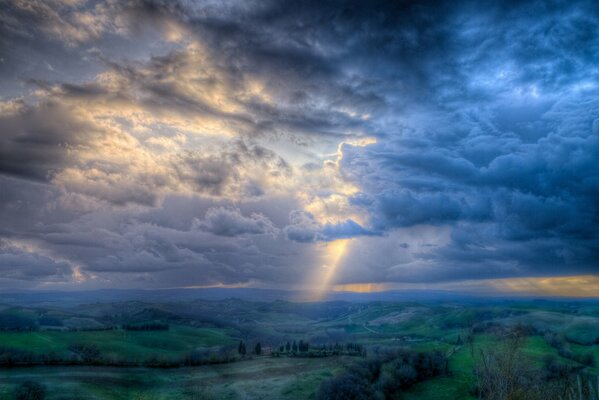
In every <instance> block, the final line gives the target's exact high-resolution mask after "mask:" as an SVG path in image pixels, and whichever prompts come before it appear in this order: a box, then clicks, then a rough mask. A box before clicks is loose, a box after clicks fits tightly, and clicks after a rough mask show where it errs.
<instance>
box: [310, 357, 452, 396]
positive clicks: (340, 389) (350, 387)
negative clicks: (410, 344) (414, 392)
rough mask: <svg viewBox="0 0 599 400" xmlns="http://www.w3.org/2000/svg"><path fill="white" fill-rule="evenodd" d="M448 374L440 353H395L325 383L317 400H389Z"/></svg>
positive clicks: (358, 366) (375, 359)
mask: <svg viewBox="0 0 599 400" xmlns="http://www.w3.org/2000/svg"><path fill="white" fill-rule="evenodd" d="M447 372H448V371H447V358H446V357H445V356H444V355H443V354H442V353H440V352H430V353H423V352H413V351H397V352H392V353H387V354H383V355H381V356H379V357H377V358H373V359H369V360H366V361H363V362H360V363H358V364H356V365H354V366H353V367H351V368H350V369H349V371H347V372H346V373H344V374H341V375H339V376H337V377H336V378H333V379H331V380H328V381H325V382H324V383H323V384H322V386H321V388H320V390H319V392H318V397H317V398H318V399H320V400H325V399H391V398H394V396H396V395H397V393H399V392H400V391H401V390H404V389H407V388H409V387H410V386H412V385H414V384H415V383H418V382H421V381H423V380H425V379H428V378H432V377H434V376H438V375H442V374H445V373H447Z"/></svg>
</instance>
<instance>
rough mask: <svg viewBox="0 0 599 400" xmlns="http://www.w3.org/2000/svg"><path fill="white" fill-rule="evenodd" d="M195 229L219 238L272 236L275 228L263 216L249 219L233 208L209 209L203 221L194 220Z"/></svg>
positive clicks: (254, 216)
mask: <svg viewBox="0 0 599 400" xmlns="http://www.w3.org/2000/svg"><path fill="white" fill-rule="evenodd" d="M195 227H197V228H199V229H202V230H205V231H207V232H211V233H214V234H215V235H219V236H238V235H246V234H250V235H258V234H274V233H276V228H275V227H274V226H273V224H272V222H271V221H270V220H269V219H268V218H267V217H266V216H264V215H263V214H257V213H254V214H252V215H250V216H249V217H245V216H243V215H242V214H241V211H240V210H239V209H235V208H224V207H218V208H210V209H208V211H206V215H205V216H204V219H203V220H196V223H195Z"/></svg>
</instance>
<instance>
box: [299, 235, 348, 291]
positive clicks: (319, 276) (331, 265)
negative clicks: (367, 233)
mask: <svg viewBox="0 0 599 400" xmlns="http://www.w3.org/2000/svg"><path fill="white" fill-rule="evenodd" d="M351 240H352V239H339V240H335V241H333V242H329V243H326V244H325V246H326V250H325V255H324V258H325V263H324V264H323V265H322V267H321V268H318V270H317V271H316V274H315V275H314V277H313V280H312V282H313V284H312V287H313V288H314V289H313V290H311V291H310V298H309V300H312V301H318V300H322V299H323V298H324V297H325V295H326V294H327V292H328V291H329V290H331V282H332V281H333V279H334V278H335V275H336V273H337V271H338V269H339V265H340V264H341V262H342V261H343V257H344V256H345V254H346V253H347V248H348V245H349V242H350V241H351Z"/></svg>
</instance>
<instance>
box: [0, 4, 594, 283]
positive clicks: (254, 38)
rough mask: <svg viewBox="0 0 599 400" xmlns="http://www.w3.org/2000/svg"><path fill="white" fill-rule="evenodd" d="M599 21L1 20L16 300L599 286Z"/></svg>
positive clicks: (3, 144)
mask: <svg viewBox="0 0 599 400" xmlns="http://www.w3.org/2000/svg"><path fill="white" fill-rule="evenodd" d="M597 20H599V7H598V6H597V5H596V4H595V3H594V2H593V1H583V0H580V1H574V2H565V1H543V2H540V1H539V2H537V1H524V2H522V1H518V2H501V3H499V2H484V1H483V2H481V1H469V0H462V1H457V2H441V1H421V2H412V1H374V2H368V3H366V2H344V1H306V2H286V1H266V2H264V1H260V2H253V1H227V2H208V1H197V2H183V1H181V2H177V1H168V2H167V1H137V0H129V1H112V0H99V1H85V0H82V1H60V0H53V1H51V2H46V3H38V2H27V1H10V2H2V1H0V21H1V22H2V23H1V24H0V72H1V76H2V78H0V90H1V96H0V185H1V190H0V285H3V286H5V287H55V286H56V287H69V288H72V287H127V286H135V287H166V286H168V287H171V286H173V287H174V286H197V285H199V286H205V285H208V286H209V285H221V284H225V285H252V286H260V287H273V286H276V287H284V288H287V287H289V288H292V287H303V286H309V285H310V280H309V279H308V277H313V276H315V275H318V274H319V273H321V270H322V268H321V267H322V266H328V265H330V263H331V260H330V259H331V257H333V258H335V263H337V264H339V265H338V268H337V275H335V276H334V277H333V278H332V281H331V284H335V283H339V284H345V283H371V282H384V283H398V284H400V283H409V284H420V283H443V282H453V281H461V280H466V279H493V278H515V277H535V276H558V275H578V274H591V275H592V274H597V273H599V269H598V265H599V250H598V249H599V229H597V227H598V226H599V207H598V204H599V100H597V99H599V68H598V67H597V66H596V62H595V61H596V59H597V57H598V56H599V24H597ZM341 241H343V242H344V243H348V244H347V246H346V247H344V249H346V250H344V254H343V255H342V256H340V255H334V254H333V255H331V254H332V253H331V248H330V247H328V245H329V244H330V243H333V242H341ZM302 285H303V286H302Z"/></svg>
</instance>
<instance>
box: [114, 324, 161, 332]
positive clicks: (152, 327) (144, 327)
mask: <svg viewBox="0 0 599 400" xmlns="http://www.w3.org/2000/svg"><path fill="white" fill-rule="evenodd" d="M123 330H125V331H168V330H169V325H168V324H162V323H159V322H150V323H147V324H125V325H123Z"/></svg>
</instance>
